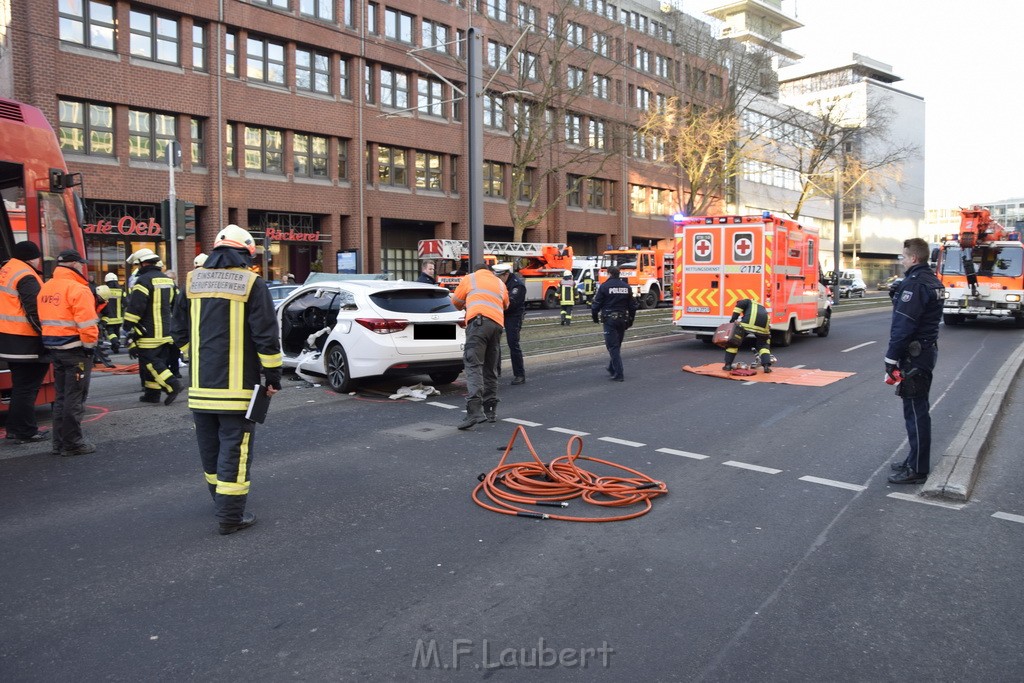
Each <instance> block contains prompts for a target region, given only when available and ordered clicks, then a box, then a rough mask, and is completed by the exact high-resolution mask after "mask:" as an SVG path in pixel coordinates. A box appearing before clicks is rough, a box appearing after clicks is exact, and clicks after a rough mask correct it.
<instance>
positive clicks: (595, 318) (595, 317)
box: [590, 313, 601, 325]
mask: <svg viewBox="0 0 1024 683" xmlns="http://www.w3.org/2000/svg"><path fill="white" fill-rule="evenodd" d="M590 317H591V318H593V319H594V324H595V325H598V324H600V323H601V321H600V320H598V319H597V313H594V314H592V315H591V316H590Z"/></svg>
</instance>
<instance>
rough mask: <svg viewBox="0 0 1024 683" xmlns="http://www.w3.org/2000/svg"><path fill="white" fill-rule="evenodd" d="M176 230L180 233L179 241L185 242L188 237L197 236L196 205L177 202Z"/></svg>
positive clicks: (181, 201)
mask: <svg viewBox="0 0 1024 683" xmlns="http://www.w3.org/2000/svg"><path fill="white" fill-rule="evenodd" d="M174 228H175V231H176V232H177V233H178V239H179V240H183V239H185V237H186V236H188V235H194V234H196V205H195V204H193V203H192V202H186V201H183V200H181V199H179V200H177V205H176V206H175V213H174Z"/></svg>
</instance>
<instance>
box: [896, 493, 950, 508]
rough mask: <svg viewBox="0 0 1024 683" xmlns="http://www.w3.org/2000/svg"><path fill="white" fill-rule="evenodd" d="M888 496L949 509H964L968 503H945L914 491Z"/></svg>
mask: <svg viewBox="0 0 1024 683" xmlns="http://www.w3.org/2000/svg"><path fill="white" fill-rule="evenodd" d="M886 497H887V498H895V499H896V500H905V501H907V502H908V503H922V504H924V505H934V506H935V507H939V508H946V509H948V510H962V509H963V507H964V506H965V505H967V503H943V502H941V501H938V500H928V499H927V498H922V497H921V496H916V495H914V494H913V493H890V494H888V495H887V496H886Z"/></svg>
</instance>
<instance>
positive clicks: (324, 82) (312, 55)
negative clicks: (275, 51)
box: [295, 49, 331, 93]
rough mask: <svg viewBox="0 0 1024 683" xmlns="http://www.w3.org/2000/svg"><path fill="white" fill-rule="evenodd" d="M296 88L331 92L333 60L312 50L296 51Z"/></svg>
mask: <svg viewBox="0 0 1024 683" xmlns="http://www.w3.org/2000/svg"><path fill="white" fill-rule="evenodd" d="M295 87H296V89H298V90H309V91H311V92H320V93H329V92H331V58H330V57H328V56H327V55H324V54H320V53H319V52H313V51H311V50H298V49H297V50H295Z"/></svg>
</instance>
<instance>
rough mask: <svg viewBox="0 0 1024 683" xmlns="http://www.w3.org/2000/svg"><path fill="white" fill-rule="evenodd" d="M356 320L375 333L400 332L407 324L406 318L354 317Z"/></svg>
mask: <svg viewBox="0 0 1024 683" xmlns="http://www.w3.org/2000/svg"><path fill="white" fill-rule="evenodd" d="M356 322H357V323H359V324H360V325H362V326H363V327H365V328H366V329H368V330H370V331H371V332H376V333H377V334H393V333H395V332H401V331H402V330H404V329H405V328H406V327H407V326H408V325H409V321H408V320H389V319H387V318H356Z"/></svg>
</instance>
